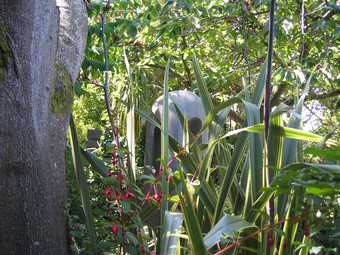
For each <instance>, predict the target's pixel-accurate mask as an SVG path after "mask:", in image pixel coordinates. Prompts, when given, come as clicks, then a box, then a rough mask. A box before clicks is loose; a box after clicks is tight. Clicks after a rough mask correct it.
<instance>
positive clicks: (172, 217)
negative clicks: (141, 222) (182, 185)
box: [161, 211, 183, 255]
mask: <svg viewBox="0 0 340 255" xmlns="http://www.w3.org/2000/svg"><path fill="white" fill-rule="evenodd" d="M182 223H183V214H182V213H179V212H169V211H166V212H165V223H164V225H165V226H164V233H165V237H164V242H163V245H164V246H162V247H161V255H176V252H177V246H178V241H179V234H180V232H181V228H182Z"/></svg>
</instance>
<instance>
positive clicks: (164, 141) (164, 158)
mask: <svg viewBox="0 0 340 255" xmlns="http://www.w3.org/2000/svg"><path fill="white" fill-rule="evenodd" d="M169 69H170V59H169V60H168V62H167V64H166V67H165V73H164V84H163V86H164V92H163V108H162V122H161V131H162V133H161V166H162V175H161V187H162V192H163V197H162V203H161V240H162V241H161V247H164V242H165V233H164V224H165V213H166V211H167V210H168V195H169V184H168V182H167V171H168V161H169V160H168V158H169V129H168V128H169V126H168V125H169V122H168V121H169Z"/></svg>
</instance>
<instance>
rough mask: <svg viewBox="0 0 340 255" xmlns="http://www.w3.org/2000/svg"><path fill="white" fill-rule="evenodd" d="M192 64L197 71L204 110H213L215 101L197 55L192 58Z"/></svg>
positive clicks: (195, 71)
mask: <svg viewBox="0 0 340 255" xmlns="http://www.w3.org/2000/svg"><path fill="white" fill-rule="evenodd" d="M192 65H193V67H194V73H195V77H196V81H197V87H198V90H199V93H200V96H201V99H202V102H203V106H204V110H205V112H206V113H209V112H211V111H212V109H213V103H212V100H211V97H210V94H209V91H208V88H207V85H206V83H205V81H204V78H203V76H202V73H201V70H200V67H199V65H198V61H197V59H196V57H193V58H192Z"/></svg>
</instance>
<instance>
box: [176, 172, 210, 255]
mask: <svg viewBox="0 0 340 255" xmlns="http://www.w3.org/2000/svg"><path fill="white" fill-rule="evenodd" d="M175 176H176V178H175V182H177V184H176V185H175V188H176V192H177V194H178V196H179V198H180V204H181V208H182V211H183V213H184V221H185V226H186V230H187V232H188V235H189V241H190V244H191V248H192V250H191V251H192V254H193V255H207V254H208V252H207V250H206V248H205V246H204V242H203V237H202V231H201V228H200V223H199V221H198V218H197V215H196V213H195V210H194V208H193V203H192V200H191V198H190V194H189V191H188V189H187V185H186V181H185V179H184V175H183V172H180V171H177V172H176V174H175ZM177 177H179V179H177ZM179 186H180V187H181V188H182V192H180V189H179Z"/></svg>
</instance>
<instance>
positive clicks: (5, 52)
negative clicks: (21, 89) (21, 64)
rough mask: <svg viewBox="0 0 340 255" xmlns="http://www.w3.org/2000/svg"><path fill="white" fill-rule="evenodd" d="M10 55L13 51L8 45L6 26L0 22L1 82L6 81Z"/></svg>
mask: <svg viewBox="0 0 340 255" xmlns="http://www.w3.org/2000/svg"><path fill="white" fill-rule="evenodd" d="M10 54H11V49H10V47H9V46H8V43H7V39H6V30H5V26H4V25H3V23H2V22H1V21H0V82H1V81H3V80H4V79H5V74H6V69H7V65H8V61H9V57H10Z"/></svg>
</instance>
